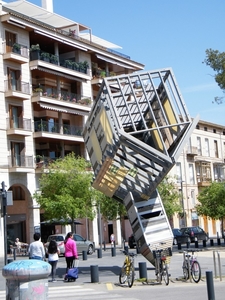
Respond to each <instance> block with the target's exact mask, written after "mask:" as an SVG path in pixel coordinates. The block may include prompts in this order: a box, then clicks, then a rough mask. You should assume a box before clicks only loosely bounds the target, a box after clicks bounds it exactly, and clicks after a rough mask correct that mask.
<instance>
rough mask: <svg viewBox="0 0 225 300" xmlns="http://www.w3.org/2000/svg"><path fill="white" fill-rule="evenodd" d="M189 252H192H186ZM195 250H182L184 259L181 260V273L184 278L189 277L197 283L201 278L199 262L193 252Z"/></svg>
mask: <svg viewBox="0 0 225 300" xmlns="http://www.w3.org/2000/svg"><path fill="white" fill-rule="evenodd" d="M189 252H191V253H192V254H191V255H190V254H188V253H189ZM195 252H197V251H196V250H193V249H190V250H186V251H184V252H183V256H184V261H183V267H182V268H183V275H184V279H185V280H188V279H189V278H190V273H191V277H192V279H193V280H194V282H196V283H198V282H199V281H200V279H201V267H200V264H199V262H198V261H197V257H196V256H195V255H194V253H195Z"/></svg>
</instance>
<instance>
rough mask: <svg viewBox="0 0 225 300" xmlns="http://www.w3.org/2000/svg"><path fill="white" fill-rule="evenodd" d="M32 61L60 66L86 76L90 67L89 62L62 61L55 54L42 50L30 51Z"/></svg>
mask: <svg viewBox="0 0 225 300" xmlns="http://www.w3.org/2000/svg"><path fill="white" fill-rule="evenodd" d="M30 60H31V61H33V60H42V61H45V62H48V63H51V64H54V65H58V66H61V67H64V68H67V69H71V70H74V71H77V72H81V73H84V74H87V70H88V68H89V66H88V65H87V62H86V61H84V62H75V61H73V60H70V59H66V60H65V59H63V60H60V58H59V56H57V55H55V54H51V53H48V52H44V51H41V50H35V51H30Z"/></svg>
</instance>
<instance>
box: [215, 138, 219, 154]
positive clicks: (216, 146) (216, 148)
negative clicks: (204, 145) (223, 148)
mask: <svg viewBox="0 0 225 300" xmlns="http://www.w3.org/2000/svg"><path fill="white" fill-rule="evenodd" d="M214 153H215V157H216V158H218V157H219V153H218V144H217V141H214Z"/></svg>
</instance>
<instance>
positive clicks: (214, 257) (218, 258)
mask: <svg viewBox="0 0 225 300" xmlns="http://www.w3.org/2000/svg"><path fill="white" fill-rule="evenodd" d="M216 252H217V260H218V268H219V276H220V281H222V271H221V260H220V253H219V251H215V250H214V251H213V263H214V272H215V278H217V266H216Z"/></svg>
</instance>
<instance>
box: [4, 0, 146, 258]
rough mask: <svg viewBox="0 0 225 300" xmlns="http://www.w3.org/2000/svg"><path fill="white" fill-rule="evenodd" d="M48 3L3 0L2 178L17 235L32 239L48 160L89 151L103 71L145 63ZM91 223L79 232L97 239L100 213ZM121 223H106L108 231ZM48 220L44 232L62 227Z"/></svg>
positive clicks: (11, 229)
mask: <svg viewBox="0 0 225 300" xmlns="http://www.w3.org/2000/svg"><path fill="white" fill-rule="evenodd" d="M42 4H43V5H44V7H39V6H36V5H33V4H31V3H29V2H28V1H14V2H10V3H5V2H2V1H1V2H0V18H1V22H0V30H1V45H0V47H1V58H0V73H1V78H2V80H1V82H0V85H1V86H0V103H1V111H0V116H1V117H0V119H1V121H0V139H1V150H0V168H1V173H0V176H1V178H0V180H1V182H3V181H4V182H5V185H6V189H7V190H9V191H12V194H13V205H12V206H8V207H7V238H8V240H9V243H10V242H14V241H15V238H16V237H19V238H20V240H21V241H24V242H27V243H30V242H31V241H32V239H33V238H32V237H33V233H34V232H35V231H39V230H40V226H41V225H40V223H41V221H42V218H41V216H42V215H41V211H40V209H39V206H38V205H37V203H36V202H35V200H34V199H33V194H34V193H35V191H38V189H39V184H38V180H39V178H40V176H41V173H42V172H43V170H45V169H46V168H47V167H48V164H49V163H51V161H54V160H55V159H57V158H59V157H64V156H65V155H67V154H68V153H70V152H74V153H75V154H76V155H79V156H83V157H85V158H87V156H86V150H85V146H84V142H83V137H82V130H83V126H84V124H85V120H86V118H87V116H88V114H89V111H90V109H91V106H92V105H93V103H94V101H95V98H96V96H97V94H98V90H99V86H100V85H101V82H102V78H104V77H105V76H114V75H119V74H129V73H131V72H134V71H139V70H142V69H143V68H144V65H143V64H141V63H138V62H135V61H133V60H131V58H130V57H129V56H127V55H124V54H122V53H120V52H117V51H115V50H113V49H115V48H118V46H117V45H115V44H113V43H111V42H108V41H106V40H103V39H100V38H98V37H96V36H94V35H93V34H92V30H91V28H89V27H87V26H85V25H82V24H79V23H76V22H74V21H72V20H69V19H66V18H64V17H63V16H59V15H57V14H54V13H53V12H52V7H53V6H52V5H49V4H52V1H42ZM87 159H88V158H87ZM84 223H85V224H84ZM89 223H90V222H89V220H83V223H82V224H83V225H85V226H80V227H79V226H77V230H78V233H82V234H83V235H84V236H85V237H87V238H90V239H92V240H94V241H95V242H97V241H98V235H97V232H98V228H97V227H98V226H97V221H96V220H95V221H94V223H93V224H92V223H91V224H89ZM1 225H2V228H3V223H2V224H1ZM116 225H117V222H115V224H112V223H110V224H107V226H104V227H103V228H104V230H105V231H106V234H105V235H106V237H107V235H110V232H111V231H116V230H117V229H116V228H117V226H116ZM112 226H113V227H116V228H115V229H114V228H113V229H112ZM46 228H47V227H45V228H44V229H43V230H44V232H43V238H44V239H45V238H46V237H47V235H48V234H51V233H55V232H59V231H61V230H62V228H61V226H58V227H57V226H54V227H52V228H51V227H48V228H47V229H46ZM108 231H110V232H108ZM114 233H115V232H114ZM1 234H2V237H3V230H1ZM118 235H119V234H118ZM3 242H4V241H3V238H1V242H0V243H3ZM2 245H3V244H2ZM2 249H4V247H0V251H3V250H2ZM1 254H3V252H2V253H0V255H1Z"/></svg>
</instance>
